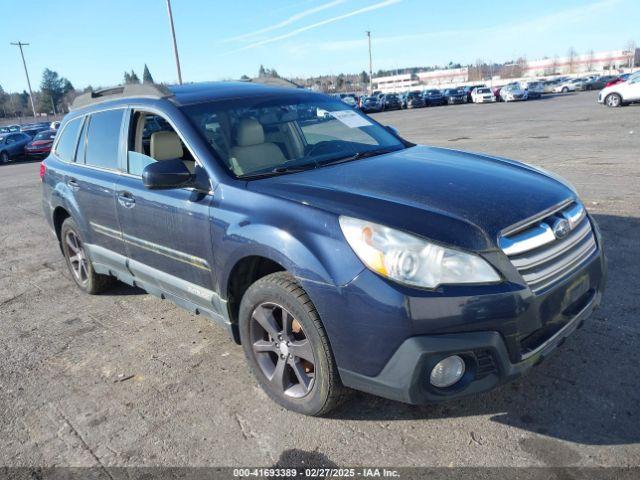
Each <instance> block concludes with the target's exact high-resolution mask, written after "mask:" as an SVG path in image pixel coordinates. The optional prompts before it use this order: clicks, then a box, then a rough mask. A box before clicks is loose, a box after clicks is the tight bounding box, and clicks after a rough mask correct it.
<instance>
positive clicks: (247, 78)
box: [240, 75, 251, 80]
mask: <svg viewBox="0 0 640 480" xmlns="http://www.w3.org/2000/svg"><path fill="white" fill-rule="evenodd" d="M240 80H251V79H250V78H249V77H248V76H247V75H242V76H241V77H240Z"/></svg>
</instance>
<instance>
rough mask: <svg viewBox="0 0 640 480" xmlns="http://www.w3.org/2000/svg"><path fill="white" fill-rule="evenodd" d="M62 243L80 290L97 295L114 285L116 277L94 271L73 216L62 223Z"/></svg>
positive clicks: (63, 252) (69, 266)
mask: <svg viewBox="0 0 640 480" xmlns="http://www.w3.org/2000/svg"><path fill="white" fill-rule="evenodd" d="M60 245H61V248H62V254H63V255H64V259H65V260H66V262H67V267H68V268H69V272H70V273H71V277H72V278H73V280H74V281H75V282H76V285H77V286H78V287H79V288H80V290H82V291H83V292H85V293H88V294H90V295H95V294H97V293H101V292H104V291H105V290H107V289H109V288H110V287H111V286H113V284H114V283H115V278H114V277H112V276H110V275H101V274H99V273H96V272H95V271H94V269H93V264H92V263H91V259H90V258H89V256H88V255H87V251H86V249H85V247H84V239H83V238H82V236H81V234H80V229H79V228H78V225H77V224H76V222H75V221H74V220H73V218H71V217H69V218H67V219H66V220H65V221H64V222H63V223H62V228H61V229H60Z"/></svg>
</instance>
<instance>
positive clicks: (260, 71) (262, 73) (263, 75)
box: [258, 65, 267, 78]
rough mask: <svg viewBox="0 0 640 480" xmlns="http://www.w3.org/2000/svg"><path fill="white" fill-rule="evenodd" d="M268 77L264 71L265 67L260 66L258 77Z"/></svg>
mask: <svg viewBox="0 0 640 480" xmlns="http://www.w3.org/2000/svg"><path fill="white" fill-rule="evenodd" d="M266 76H267V71H266V70H265V69H264V65H260V68H259V69H258V77H260V78H262V77H266Z"/></svg>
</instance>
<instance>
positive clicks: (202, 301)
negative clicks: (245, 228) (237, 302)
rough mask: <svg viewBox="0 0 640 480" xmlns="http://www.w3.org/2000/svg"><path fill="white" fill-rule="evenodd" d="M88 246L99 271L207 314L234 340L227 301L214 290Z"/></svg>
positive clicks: (96, 246) (100, 248) (93, 246)
mask: <svg viewBox="0 0 640 480" xmlns="http://www.w3.org/2000/svg"><path fill="white" fill-rule="evenodd" d="M85 248H86V249H87V250H88V253H89V256H90V258H91V262H92V264H93V268H94V270H95V271H96V273H99V274H102V275H111V276H113V277H115V278H117V279H118V280H120V281H121V282H123V283H126V284H127V285H131V286H132V287H138V288H141V289H143V290H144V291H146V292H147V293H149V294H151V295H154V296H156V297H158V298H161V299H162V300H165V299H167V300H171V301H172V302H173V303H175V304H176V305H178V306H179V307H182V308H184V309H185V310H188V311H190V312H192V313H195V314H196V315H204V316H205V317H207V318H209V319H211V320H213V321H214V322H216V323H217V324H219V325H221V326H222V327H223V328H225V329H226V330H227V332H228V333H229V335H230V336H231V338H232V339H234V340H235V337H236V335H235V332H234V328H233V326H232V324H231V320H230V319H229V316H228V313H227V312H228V310H227V301H226V300H225V299H222V298H220V296H219V295H218V294H217V293H216V292H214V291H213V290H208V289H206V288H204V287H201V286H200V285H195V284H193V283H190V282H187V281H185V280H182V279H180V278H178V277H175V276H173V275H170V274H168V273H166V272H163V271H161V270H157V269H155V268H152V267H149V266H148V265H144V264H142V263H140V262H137V261H135V260H131V259H129V258H127V257H125V256H123V255H120V254H119V253H116V252H114V251H112V250H108V249H106V248H103V247H100V246H98V245H92V244H85ZM135 272H140V273H143V275H142V277H143V278H141V276H140V273H139V274H138V275H136V274H135ZM151 278H153V279H155V282H152V281H149V280H147V279H151ZM169 288H171V290H173V291H170V290H169ZM175 292H178V293H175Z"/></svg>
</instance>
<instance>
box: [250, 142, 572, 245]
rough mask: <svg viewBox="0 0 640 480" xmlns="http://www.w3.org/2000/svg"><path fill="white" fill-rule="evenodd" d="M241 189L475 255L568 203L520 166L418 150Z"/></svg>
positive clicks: (566, 194) (564, 190)
mask: <svg viewBox="0 0 640 480" xmlns="http://www.w3.org/2000/svg"><path fill="white" fill-rule="evenodd" d="M247 188H249V189H251V190H253V191H257V192H260V193H263V194H267V195H271V196H276V197H280V198H284V199H288V200H291V201H295V202H299V203H301V204H304V205H309V206H312V207H315V208H319V209H323V210H326V211H330V212H332V213H335V214H338V215H349V216H353V217H358V218H362V219H367V220H370V221H374V222H378V223H381V224H384V225H388V226H390V227H394V228H398V229H402V230H405V231H410V232H413V233H416V234H419V235H422V236H424V237H427V238H431V239H433V240H436V241H440V242H444V243H447V244H449V245H454V246H458V247H460V248H465V249H469V250H475V251H482V250H491V249H496V248H497V239H498V236H499V234H500V232H501V231H502V230H503V229H505V228H507V227H509V226H511V225H513V224H515V223H518V222H520V221H522V220H524V219H527V218H529V217H532V216H534V215H537V214H539V213H540V212H542V211H544V210H547V209H549V208H551V207H553V206H555V205H558V204H560V203H563V202H565V201H567V200H568V199H571V198H574V197H575V193H574V192H573V191H572V190H571V189H570V188H569V187H568V186H566V185H565V184H563V183H561V182H560V181H558V180H556V179H554V178H551V177H549V176H547V175H545V174H543V173H542V172H540V171H537V170H536V169H534V168H533V167H529V166H527V165H524V164H521V163H519V162H514V161H510V160H506V159H501V158H496V157H490V156H485V155H480V154H473V153H467V152H461V151H456V150H449V149H444V148H434V147H424V146H415V147H411V148H407V149H403V150H399V151H396V152H392V153H389V154H384V155H378V156H376V157H371V158H368V159H362V160H357V161H351V162H346V163H343V164H338V165H333V166H326V167H323V168H318V169H313V170H307V171H304V172H299V173H293V174H288V175H281V176H277V177H270V178H265V179H261V180H254V181H251V182H248V187H247Z"/></svg>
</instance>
